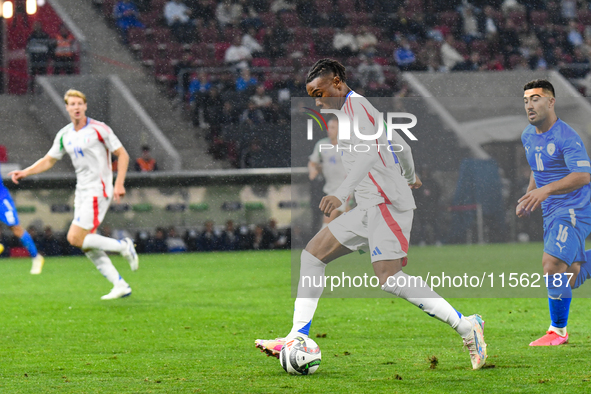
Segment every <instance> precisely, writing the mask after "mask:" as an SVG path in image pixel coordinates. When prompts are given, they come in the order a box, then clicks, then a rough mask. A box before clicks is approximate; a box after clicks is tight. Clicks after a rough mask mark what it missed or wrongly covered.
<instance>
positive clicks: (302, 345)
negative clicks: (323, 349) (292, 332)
mask: <svg viewBox="0 0 591 394" xmlns="http://www.w3.org/2000/svg"><path fill="white" fill-rule="evenodd" d="M320 358H321V354H320V348H319V347H318V345H317V344H316V342H314V341H313V340H312V339H310V338H304V337H295V338H294V339H292V340H290V341H289V342H287V343H286V344H285V345H284V346H283V348H282V349H281V354H280V355H279V361H280V362H281V366H282V367H283V369H285V371H286V372H287V373H290V374H292V375H312V374H313V373H314V372H316V370H317V369H318V367H319V366H320Z"/></svg>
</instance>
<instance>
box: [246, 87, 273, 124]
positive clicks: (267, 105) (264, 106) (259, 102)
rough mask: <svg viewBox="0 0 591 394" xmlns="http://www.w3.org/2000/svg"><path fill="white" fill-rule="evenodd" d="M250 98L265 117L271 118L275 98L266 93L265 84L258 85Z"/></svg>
mask: <svg viewBox="0 0 591 394" xmlns="http://www.w3.org/2000/svg"><path fill="white" fill-rule="evenodd" d="M250 100H251V101H252V102H253V103H254V105H255V107H256V108H258V109H260V110H261V111H262V112H263V115H264V116H265V119H269V118H270V116H271V114H270V113H269V112H270V110H271V106H272V104H273V100H272V99H271V96H269V95H268V94H266V93H265V87H264V86H263V85H259V86H257V88H256V92H255V94H254V95H253V96H252V97H251V98H250Z"/></svg>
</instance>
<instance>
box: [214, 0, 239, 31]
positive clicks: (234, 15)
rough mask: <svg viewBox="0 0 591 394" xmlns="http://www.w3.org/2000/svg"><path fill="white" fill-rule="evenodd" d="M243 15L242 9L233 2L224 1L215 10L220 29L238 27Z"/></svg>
mask: <svg viewBox="0 0 591 394" xmlns="http://www.w3.org/2000/svg"><path fill="white" fill-rule="evenodd" d="M241 15H242V7H240V5H239V4H236V3H233V2H232V1H231V0H223V1H222V2H220V3H219V4H218V6H217V8H216V10H215V17H216V19H217V21H218V25H219V26H220V29H225V28H226V27H231V26H234V25H237V24H238V21H239V20H240V16H241Z"/></svg>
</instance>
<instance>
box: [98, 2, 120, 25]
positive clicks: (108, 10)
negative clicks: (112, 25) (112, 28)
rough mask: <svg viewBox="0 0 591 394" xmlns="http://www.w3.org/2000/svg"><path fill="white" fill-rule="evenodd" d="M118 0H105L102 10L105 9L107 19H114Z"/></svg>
mask: <svg viewBox="0 0 591 394" xmlns="http://www.w3.org/2000/svg"><path fill="white" fill-rule="evenodd" d="M117 1H118V0H103V5H102V6H101V10H102V11H103V15H104V16H105V17H106V18H107V20H109V21H112V20H113V9H114V8H115V4H116V3H117Z"/></svg>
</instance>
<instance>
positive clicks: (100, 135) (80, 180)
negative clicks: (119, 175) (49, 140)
mask: <svg viewBox="0 0 591 394" xmlns="http://www.w3.org/2000/svg"><path fill="white" fill-rule="evenodd" d="M121 146H122V145H121V142H120V141H119V139H118V138H117V136H116V135H115V133H113V130H111V128H110V127H109V126H107V125H106V124H104V123H103V122H99V121H97V120H94V119H90V118H87V122H86V126H84V127H83V128H82V129H80V130H78V131H76V130H74V125H73V124H72V123H70V124H68V125H67V126H65V127H64V128H63V129H61V130H60V131H59V132H58V133H57V135H56V136H55V140H54V141H53V146H52V147H51V149H50V150H49V152H47V154H48V155H49V156H51V157H53V158H54V159H58V160H60V159H61V158H62V157H63V156H64V153H66V152H67V153H68V154H69V155H70V158H71V159H72V164H73V165H74V169H75V170H76V192H83V193H86V192H89V193H92V194H95V195H99V196H103V197H111V196H112V195H113V171H112V170H111V152H112V151H115V150H117V149H119V148H121Z"/></svg>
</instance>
